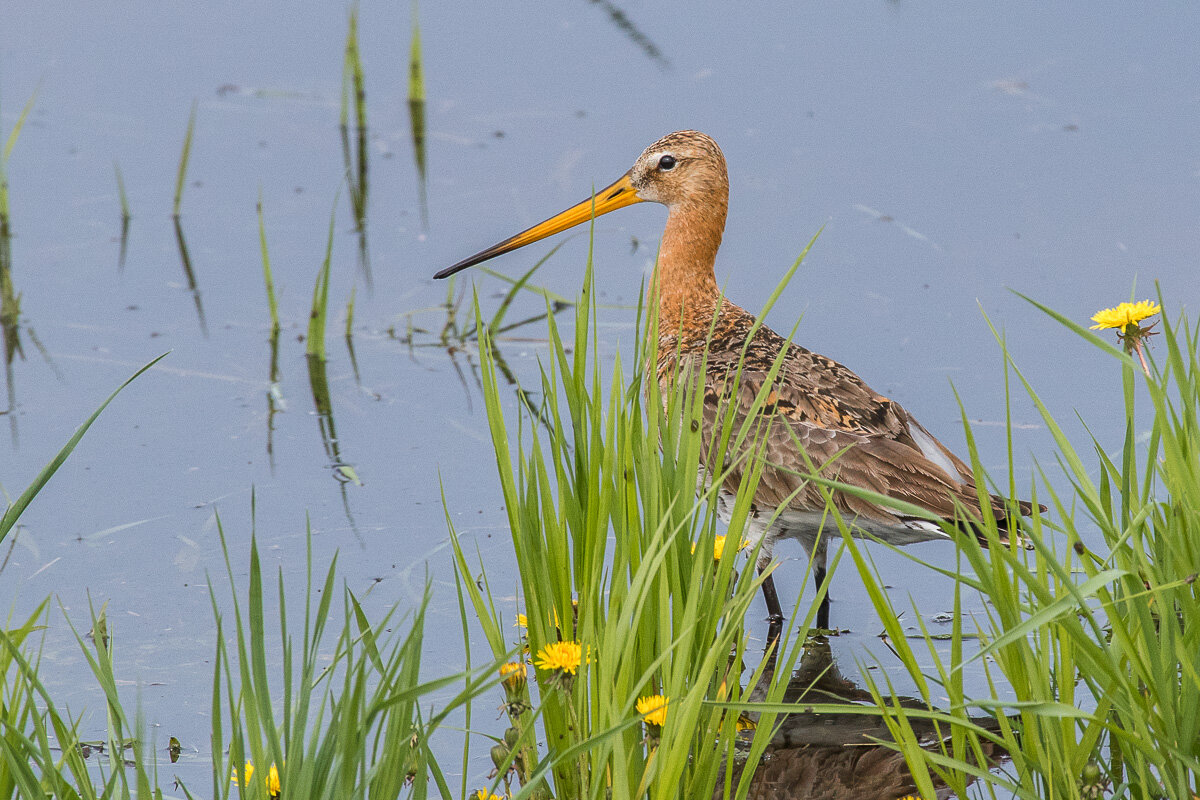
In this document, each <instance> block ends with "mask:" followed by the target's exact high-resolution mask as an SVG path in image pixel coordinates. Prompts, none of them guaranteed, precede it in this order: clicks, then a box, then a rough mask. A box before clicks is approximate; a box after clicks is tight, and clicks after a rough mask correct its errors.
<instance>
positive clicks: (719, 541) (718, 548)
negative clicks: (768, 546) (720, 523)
mask: <svg viewBox="0 0 1200 800" xmlns="http://www.w3.org/2000/svg"><path fill="white" fill-rule="evenodd" d="M725 539H726V537H724V536H717V537H714V538H713V561H720V560H721V555H722V554H723V553H724V552H725ZM749 546H750V542H748V541H746V540H745V539H743V540H742V541H741V543H740V544H739V545H738V550H745V549H746V548H747V547H749ZM695 552H696V543H695V542H692V554H693V555H694V554H695Z"/></svg>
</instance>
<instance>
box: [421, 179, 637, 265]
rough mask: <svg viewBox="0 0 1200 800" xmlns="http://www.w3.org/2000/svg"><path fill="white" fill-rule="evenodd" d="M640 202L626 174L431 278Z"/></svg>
mask: <svg viewBox="0 0 1200 800" xmlns="http://www.w3.org/2000/svg"><path fill="white" fill-rule="evenodd" d="M640 202H642V198H640V197H638V194H637V189H635V188H634V186H633V182H632V181H631V180H630V179H629V173H628V172H627V173H625V174H624V175H622V176H621V179H620V180H618V181H617V182H616V183H614V184H613V185H612V186H609V187H608V188H606V189H602V190H601V191H599V192H596V194H595V195H594V196H592V197H589V198H588V199H587V200H584V201H583V202H582V203H579V204H578V205H574V206H571V207H570V208H568V209H567V210H566V211H560V212H559V213H557V214H555V215H554V216H553V217H551V218H550V219H548V220H546V221H545V222H539V223H538V224H537V225H534V226H533V227H532V228H530V229H529V230H527V231H521V232H520V233H518V234H517V235H516V236H510V237H508V238H507V239H505V240H504V241H503V242H500V243H499V244H494V245H492V246H491V247H489V248H488V249H486V250H481V251H480V252H478V253H476V254H475V255H473V256H471V257H470V258H466V259H463V260H462V261H460V262H458V263H457V264H455V265H454V266H452V267H446V268H445V269H444V270H442V271H441V272H439V273H437V274H436V275H434V276H433V277H435V278H448V277H450V276H451V275H453V274H454V273H456V272H458V271H460V270H464V269H466V268H467V267H473V266H475V265H476V264H478V263H480V262H482V261H487V260H488V259H489V258H495V257H496V256H498V255H501V254H503V253H507V252H509V251H510V250H516V249H517V248H518V247H524V246H525V245H527V244H532V243H533V242H536V241H538V240H539V239H545V238H546V237H547V236H553V235H554V234H556V233H559V232H561V231H565V230H566V229H567V228H574V227H575V226H576V225H579V224H580V223H583V222H587V221H588V220H591V219H595V218H596V217H598V216H600V215H601V214H607V213H608V212H610V211H616V210H617V209H618V208H624V207H625V206H629V205H633V204H634V203H640Z"/></svg>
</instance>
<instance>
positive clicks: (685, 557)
mask: <svg viewBox="0 0 1200 800" xmlns="http://www.w3.org/2000/svg"><path fill="white" fill-rule="evenodd" d="M574 307H575V311H576V314H575V320H574V322H575V328H574V334H573V336H568V335H564V334H562V333H561V332H560V331H559V329H558V326H557V324H556V322H555V319H554V316H553V315H552V314H548V315H547V317H546V319H547V324H548V326H549V344H550V354H549V358H548V360H547V363H546V364H545V365H544V367H543V375H542V386H541V392H540V394H541V397H542V398H543V400H542V407H541V409H540V411H541V415H540V416H538V415H536V414H534V413H530V414H528V419H529V420H531V421H533V422H535V423H536V424H530V425H527V424H526V422H525V419H526V418H525V417H522V420H521V424H520V426H519V428H518V431H517V432H516V434H515V435H513V434H512V433H510V429H509V425H508V423H507V422H506V417H505V412H504V409H503V407H502V403H501V399H502V394H501V391H500V381H499V380H498V364H497V362H496V360H495V358H494V353H493V347H494V345H493V343H492V339H491V336H490V335H489V334H488V326H487V325H486V324H485V323H484V322H483V319H482V314H481V313H480V312H479V310H478V303H476V318H477V320H478V321H477V323H476V326H477V329H478V330H479V331H480V351H481V352H480V358H481V363H482V375H483V384H484V401H485V405H486V408H487V413H488V421H489V425H490V428H491V433H492V442H493V446H494V448H495V450H496V459H497V467H498V470H499V474H500V483H501V488H502V491H503V494H504V506H505V508H506V509H507V512H508V516H509V527H510V529H511V532H512V537H513V546H514V550H515V555H516V560H517V566H518V569H519V571H520V574H521V587H520V596H521V598H522V599H523V603H522V605H523V609H524V617H525V620H526V623H527V626H526V627H525V628H524V635H523V636H522V637H521V640H520V641H519V642H517V643H516V644H517V645H518V646H522V647H527V648H528V653H529V656H530V657H531V658H533V660H534V663H535V665H536V669H535V670H534V672H533V674H532V676H529V678H528V680H527V681H523V680H520V679H519V678H513V685H511V686H508V685H506V703H505V708H506V711H507V714H508V717H509V724H510V728H509V730H508V731H507V732H506V733H505V736H504V737H503V740H502V741H500V742H498V743H497V744H496V745H495V746H494V747H493V750H492V758H493V760H494V761H495V763H496V767H497V777H496V779H495V783H494V785H493V789H494V788H496V786H497V785H498V784H500V783H504V784H505V785H506V787H507V788H513V787H511V786H510V784H512V783H515V784H517V785H520V786H522V787H524V788H523V789H522V790H521V792H520V794H518V795H517V796H518V797H527V796H532V797H546V796H549V794H550V793H551V792H552V793H553V795H554V796H556V797H560V798H576V797H578V798H583V797H598V796H608V795H611V796H613V797H651V798H658V797H671V798H675V797H711V796H713V793H714V790H716V791H718V792H719V793H723V795H724V796H726V797H734V796H737V797H744V796H745V795H746V792H748V791H749V787H750V782H751V780H752V778H753V772H754V766H755V765H756V764H757V762H758V758H759V756H760V755H761V754H762V752H763V750H764V749H765V748H766V746H767V744H768V743H769V740H770V737H771V734H772V732H773V729H774V721H775V718H776V716H775V715H776V712H775V711H768V712H765V713H764V714H763V715H762V718H761V719H760V720H759V724H758V727H757V728H756V729H755V731H754V732H753V733H752V734H748V735H744V736H743V737H742V741H741V742H740V744H739V734H738V731H737V717H738V714H737V713H735V712H731V709H735V708H744V707H746V702H745V698H746V696H747V693H748V692H749V691H750V690H751V689H752V688H755V687H757V690H758V693H759V694H760V695H761V696H763V697H764V698H765V699H766V700H768V701H771V702H776V703H777V702H778V701H779V700H780V699H781V698H782V696H783V691H784V689H785V688H786V683H787V676H788V674H789V672H790V668H791V665H792V664H793V663H794V660H795V658H796V655H797V654H798V652H799V649H798V647H796V646H795V645H796V644H797V642H796V641H794V640H792V639H791V638H790V633H789V638H787V639H785V640H784V641H783V642H776V643H775V646H776V647H777V648H778V650H779V652H782V653H784V654H785V656H786V657H784V658H783V659H782V666H781V667H780V668H779V669H778V670H775V671H773V672H771V673H767V675H764V669H765V667H766V665H767V663H768V662H767V661H766V660H763V661H761V662H760V663H759V664H758V665H757V667H755V668H754V669H752V670H751V671H750V675H749V677H748V679H747V683H748V685H747V686H745V687H743V685H742V664H743V659H744V658H748V656H747V651H748V647H749V641H748V634H747V631H746V628H745V626H744V618H745V614H746V610H747V608H748V607H749V604H750V603H751V601H752V599H753V598H754V596H755V594H756V593H757V592H758V590H759V589H760V586H761V580H762V579H761V577H758V576H757V575H756V573H755V570H754V569H753V568H752V566H751V565H752V564H753V561H752V558H753V555H751V556H749V558H750V559H751V560H746V559H747V556H745V555H741V556H739V549H740V543H741V539H742V531H743V530H744V527H745V525H746V520H747V514H748V511H749V506H750V499H751V497H752V496H753V493H754V487H755V485H756V482H757V472H758V469H757V468H755V469H748V470H747V472H748V474H749V478H748V479H747V480H746V481H745V482H744V483H743V484H742V486H741V490H740V492H739V495H738V499H737V502H736V504H735V507H734V511H733V518H732V520H731V521H730V523H729V528H728V531H727V538H726V539H725V540H724V546H723V548H722V550H721V557H720V558H719V559H714V554H715V553H714V542H715V541H717V539H716V537H717V518H716V512H715V502H714V500H713V490H711V489H710V490H707V491H705V492H703V493H702V494H701V496H700V497H699V498H698V497H697V495H696V487H697V475H698V474H699V473H700V470H701V461H700V453H701V437H702V436H705V435H708V434H709V432H707V431H702V430H701V426H700V425H698V424H693V420H699V419H701V418H702V414H701V404H702V403H703V397H702V396H701V394H700V393H698V392H689V391H687V387H688V385H689V384H688V381H686V380H679V381H677V382H676V386H679V387H681V388H679V389H678V390H674V389H673V390H672V391H671V392H669V393H668V394H667V395H666V396H663V395H661V394H660V391H659V388H658V383H657V381H655V380H654V377H653V375H654V373H653V371H652V370H650V371H648V370H647V363H648V360H649V359H650V352H651V351H649V350H647V349H646V348H647V347H648V344H647V343H648V342H654V341H655V340H656V338H657V336H656V333H657V332H656V322H655V320H654V315H650V317H649V319H647V320H644V321H641V322H639V331H642V332H644V333H645V335H644V336H643V335H642V333H639V335H638V342H639V346H638V348H637V350H636V352H635V354H634V356H633V363H634V364H635V365H636V366H635V367H634V368H633V369H632V370H631V371H630V372H629V373H628V374H627V373H626V372H625V370H624V368H623V366H622V361H621V359H620V358H618V359H617V360H616V363H615V365H614V366H613V367H612V369H611V371H610V374H609V375H607V376H606V375H604V374H603V372H602V370H601V368H600V366H599V363H598V362H599V354H598V344H599V343H598V339H597V334H596V327H595V325H594V324H592V316H593V315H594V314H595V311H596V307H595V299H594V295H593V292H592V284H591V269H590V264H589V269H588V273H587V277H586V278H585V283H584V289H583V296H582V298H581V300H580V301H579V302H578V303H576V304H575V306H574ZM639 317H640V315H639ZM642 322H644V326H643V324H642ZM650 363H652V361H651V362H650ZM543 423H544V426H543V427H539V425H542V424H543ZM726 433H728V432H726ZM739 433H740V432H739ZM718 435H720V433H718ZM751 449H752V448H751ZM759 466H761V465H759ZM720 482H721V476H720V475H717V476H716V477H715V478H714V480H713V482H712V483H713V484H715V485H719V484H720ZM448 523H449V520H448ZM454 543H455V553H456V558H457V560H458V564H459V569H460V570H461V571H463V572H464V573H466V574H471V573H472V572H473V570H472V569H471V568H470V566H469V564H468V561H467V558H466V555H465V552H464V551H463V549H462V543H461V541H460V539H459V538H458V536H457V535H455V536H454ZM463 586H464V587H465V588H466V590H467V592H468V594H469V596H470V599H471V602H472V605H473V606H474V608H475V610H476V613H477V615H478V617H479V619H480V624H481V625H482V627H483V630H484V633H485V635H486V637H487V640H488V643H489V645H490V647H491V649H492V653H493V654H494V655H495V656H497V657H498V658H499V657H504V656H505V655H506V654H508V653H509V652H511V650H512V648H513V646H514V643H513V642H511V641H510V639H509V637H510V636H511V634H510V633H509V632H510V631H512V627H511V625H510V624H506V623H505V621H504V618H503V617H504V615H503V614H502V613H501V611H500V609H499V608H498V607H497V604H496V601H495V598H494V596H493V595H492V591H491V588H490V584H489V583H488V581H487V576H486V572H485V574H484V575H483V576H482V578H480V583H479V584H478V585H477V584H476V582H474V581H470V580H468V581H464V582H463ZM517 663H518V664H521V663H522V660H521V659H518V661H517ZM510 669H516V668H510ZM513 674H515V673H509V674H508V675H506V676H505V677H506V678H508V677H510V675H513ZM760 682H761V684H762V685H759V684H760ZM639 698H641V702H640V703H639ZM663 698H665V708H666V712H665V715H661V710H662V707H663V706H662V704H663V703H664V700H663ZM539 727H540V728H541V731H542V733H541V734H539V733H538V728H539ZM541 742H544V743H545V744H544V749H543V746H542V744H540V743H541ZM747 751H748V752H747ZM735 753H740V755H741V757H744V758H746V760H747V765H748V766H747V769H745V770H744V771H743V772H742V773H741V775H740V777H739V779H738V781H737V783H736V785H735V784H734V783H733V781H732V774H733V773H732V772H726V771H724V769H723V767H724V765H725V764H727V763H728V761H729V759H731V758H733V757H734V755H735Z"/></svg>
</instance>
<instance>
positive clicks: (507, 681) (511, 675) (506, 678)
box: [500, 661, 529, 689]
mask: <svg viewBox="0 0 1200 800" xmlns="http://www.w3.org/2000/svg"><path fill="white" fill-rule="evenodd" d="M528 675H529V669H528V667H526V666H525V664H523V663H522V662H520V661H509V662H508V663H507V664H501V665H500V677H501V678H502V679H503V682H504V685H505V686H506V687H508V688H509V689H520V688H521V687H522V686H524V685H525V679H526V678H527V677H528Z"/></svg>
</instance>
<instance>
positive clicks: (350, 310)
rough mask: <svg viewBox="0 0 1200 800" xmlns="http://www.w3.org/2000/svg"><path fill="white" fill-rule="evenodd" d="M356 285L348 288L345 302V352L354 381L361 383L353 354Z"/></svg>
mask: <svg viewBox="0 0 1200 800" xmlns="http://www.w3.org/2000/svg"><path fill="white" fill-rule="evenodd" d="M357 294H358V287H357V286H356V287H354V288H352V289H351V290H350V299H349V300H348V301H347V302H346V352H347V353H348V354H349V355H350V367H351V368H352V369H353V370H354V382H355V383H359V384H361V383H362V377H361V376H360V375H359V373H358V358H357V357H356V356H355V355H354V297H355V295H357Z"/></svg>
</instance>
